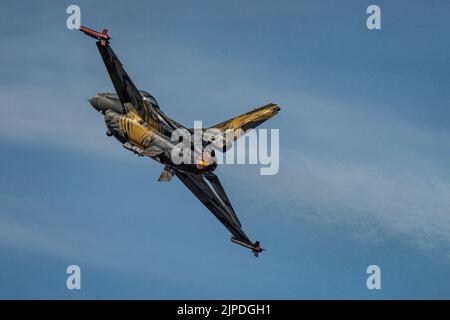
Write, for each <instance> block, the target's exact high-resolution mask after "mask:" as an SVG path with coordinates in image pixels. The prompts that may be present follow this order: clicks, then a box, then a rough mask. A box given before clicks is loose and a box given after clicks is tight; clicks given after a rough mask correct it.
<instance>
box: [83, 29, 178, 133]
mask: <svg viewBox="0 0 450 320" xmlns="http://www.w3.org/2000/svg"><path fill="white" fill-rule="evenodd" d="M80 31H82V32H84V33H85V34H87V35H89V36H90V37H93V38H95V39H97V40H99V41H97V48H98V51H99V52H100V56H101V57H102V59H103V62H104V64H105V67H106V69H107V70H108V74H109V76H110V78H111V81H112V83H113V86H114V89H115V90H116V92H117V95H118V97H119V100H120V102H121V103H122V106H123V108H124V113H128V112H130V111H134V112H136V113H137V114H138V115H139V116H140V117H141V118H142V119H143V120H144V121H146V122H147V123H149V124H150V125H152V127H154V128H155V129H157V130H159V131H162V130H163V129H162V126H161V124H164V125H165V126H166V127H167V128H168V129H169V130H173V129H175V128H176V125H175V124H174V123H173V122H172V121H171V120H170V119H169V118H168V117H167V116H165V115H164V114H163V113H162V112H161V111H160V110H159V107H158V106H157V105H156V101H154V100H149V99H144V96H143V95H142V94H141V92H140V91H139V90H138V89H137V87H136V86H135V85H134V83H133V81H131V78H130V77H129V75H128V74H127V72H126V71H125V69H124V68H123V66H122V63H121V62H120V60H119V58H118V57H117V55H116V54H115V53H114V51H113V49H112V48H111V46H110V45H109V40H110V37H109V36H108V34H107V31H106V30H104V31H103V32H98V31H95V30H92V29H89V28H86V27H84V26H81V27H80Z"/></svg>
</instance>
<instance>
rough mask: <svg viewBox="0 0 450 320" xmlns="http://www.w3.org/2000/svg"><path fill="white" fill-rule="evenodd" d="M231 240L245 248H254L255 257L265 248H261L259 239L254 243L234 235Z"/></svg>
mask: <svg viewBox="0 0 450 320" xmlns="http://www.w3.org/2000/svg"><path fill="white" fill-rule="evenodd" d="M231 241H232V242H234V243H236V244H238V245H241V246H243V247H245V248H248V249H250V250H252V252H253V255H254V256H255V257H257V256H258V255H259V253H260V252H263V251H264V250H265V249H263V248H261V246H260V242H259V241H255V243H253V244H252V243H246V242H243V241H240V240H238V239H236V238H234V237H231Z"/></svg>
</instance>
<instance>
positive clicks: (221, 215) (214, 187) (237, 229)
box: [175, 171, 254, 248]
mask: <svg viewBox="0 0 450 320" xmlns="http://www.w3.org/2000/svg"><path fill="white" fill-rule="evenodd" d="M175 174H176V176H177V177H178V178H179V179H180V180H181V182H183V183H184V184H185V185H186V187H188V188H189V190H191V192H192V193H193V194H194V195H195V196H196V197H197V198H198V199H199V200H200V201H201V202H202V203H203V204H204V205H205V206H206V207H207V208H208V209H209V211H211V212H212V213H213V214H214V215H215V216H216V218H217V219H219V221H220V222H221V223H222V224H223V225H224V226H225V227H226V228H227V229H228V230H229V231H230V232H231V234H232V235H233V238H234V239H236V240H238V241H239V242H242V243H243V244H246V245H247V246H249V247H251V248H253V247H254V243H252V242H251V241H250V239H249V238H248V237H247V235H246V234H245V233H244V231H242V229H241V223H240V221H239V219H238V217H237V216H236V213H235V212H234V210H233V207H232V206H231V203H230V200H229V199H228V197H227V195H226V193H225V190H224V189H223V187H222V185H221V183H220V181H219V179H218V178H217V176H216V175H215V174H214V173H209V172H206V173H203V174H191V173H185V172H181V171H175Z"/></svg>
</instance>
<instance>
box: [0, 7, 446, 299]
mask: <svg viewBox="0 0 450 320" xmlns="http://www.w3.org/2000/svg"><path fill="white" fill-rule="evenodd" d="M69 4H72V3H69V2H64V1H62V2H61V1H58V2H57V1H54V2H50V1H40V2H31V1H30V2H16V3H8V4H6V3H5V2H3V3H1V4H0V26H1V29H2V30H3V32H2V33H1V34H0V43H1V49H2V50H0V60H1V61H2V68H1V69H0V99H1V103H0V107H1V114H2V115H1V117H0V150H1V154H2V157H1V158H0V177H1V180H0V199H1V200H0V270H1V272H0V298H38V299H40V298H67V299H72V298H73V299H77V298H89V299H90V298H138V299H141V298H150V299H166V298H169V299H170V298H176V299H196V298H199V299H217V298H235V299H240V298H245V299H252V298H256V299H260V298H264V299H304V298H306V299H309V298H321V299H345V298H350V299H356V298H363V299H381V298H387V299H398V298H447V299H448V298H450V287H449V285H448V284H449V279H450V254H449V248H450V165H449V159H450V142H449V141H450V139H449V138H450V120H449V119H450V107H449V102H450V90H449V88H450V73H449V71H450V70H449V69H450V64H449V56H450V44H449V41H448V31H449V27H448V21H449V18H450V4H449V3H448V2H447V1H443V0H442V1H414V2H413V3H412V2H411V1H400V0H399V1H395V2H393V1H376V2H369V1H359V0H358V1H356V0H354V1H353V0H350V1H345V4H344V2H342V4H341V5H339V4H337V3H336V1H281V2H277V3H274V2H273V1H245V2H244V1H189V2H188V1H171V2H168V1H164V2H163V1H145V2H144V1H142V2H130V1H118V2H117V3H115V4H114V5H111V4H109V3H108V2H106V1H78V2H77V4H78V5H79V6H80V7H81V10H82V24H85V25H87V26H90V27H93V28H96V29H102V28H103V27H107V28H108V29H109V30H110V34H111V36H112V37H113V40H112V46H113V48H114V49H115V51H116V53H117V54H118V56H119V57H120V58H121V60H122V62H123V64H124V65H125V68H126V69H127V71H128V72H129V74H130V76H131V77H132V79H133V80H134V82H135V83H136V84H137V85H138V86H139V87H140V88H141V89H144V90H147V91H149V92H151V93H152V94H153V95H155V97H156V98H157V99H158V101H159V103H160V105H161V107H162V108H163V110H164V111H165V112H166V113H167V114H168V115H169V116H172V117H174V118H175V119H177V120H178V121H180V122H182V123H184V124H186V125H187V126H190V124H193V121H194V120H203V122H204V123H205V124H213V123H217V122H220V121H223V120H224V119H228V118H230V117H231V116H234V115H236V114H239V113H242V112H245V111H247V110H249V109H250V108H253V107H257V106H260V105H264V104H266V103H268V102H276V103H278V104H279V105H280V106H281V107H282V110H281V112H280V114H279V115H278V116H277V117H276V118H274V119H272V120H270V121H269V122H267V123H266V124H264V126H263V127H265V128H279V129H280V153H281V155H280V156H281V163H280V172H279V174H278V175H275V176H260V175H259V168H258V167H257V166H237V165H230V166H223V167H221V168H219V169H218V170H217V173H218V174H219V175H220V177H221V179H222V181H223V184H224V186H225V188H226V190H227V192H228V194H229V197H230V199H231V200H232V201H233V204H234V207H235V209H236V211H237V213H238V215H239V217H240V219H241V221H242V223H243V226H244V228H245V230H246V231H247V233H248V234H249V235H250V236H251V238H253V239H259V240H261V241H262V244H263V247H266V248H267V249H268V250H267V251H266V252H264V253H263V255H262V256H261V257H260V258H258V259H255V258H254V257H253V256H252V255H251V254H250V253H249V252H247V251H246V250H242V249H241V248H239V247H237V246H235V245H233V244H231V243H230V242H229V240H228V239H229V235H228V233H227V231H226V230H225V229H224V228H223V227H222V226H221V225H220V224H219V223H218V222H217V221H216V220H215V218H214V217H213V216H212V215H211V214H210V213H209V212H208V211H207V210H206V209H205V208H204V207H203V206H202V205H201V203H200V202H199V201H198V200H197V199H196V198H195V197H194V196H193V195H191V194H190V192H189V191H188V190H187V189H185V187H184V186H182V185H181V183H180V182H179V181H177V180H174V181H172V182H171V183H168V184H162V183H157V182H156V180H157V178H158V176H159V173H160V171H161V167H160V166H159V165H158V164H157V163H155V162H152V161H151V160H148V159H142V158H137V157H135V156H133V155H132V154H131V153H129V152H127V151H126V150H124V149H123V148H121V147H120V145H119V143H118V142H117V141H114V140H113V139H111V138H108V137H106V135H105V128H104V122H103V119H102V118H101V116H100V114H98V113H96V112H95V111H94V110H93V109H92V108H91V107H90V106H89V104H88V102H87V101H86V99H88V98H90V97H92V96H93V95H95V94H96V93H97V92H104V91H110V90H112V86H111V83H110V81H109V78H108V76H107V73H106V70H105V68H104V66H103V64H102V62H101V59H100V57H99V55H98V53H97V50H96V47H95V43H94V41H93V40H92V39H89V38H87V37H86V36H84V35H82V34H81V33H78V32H75V31H68V30H67V29H66V28H65V20H66V13H65V10H66V7H67V6H68V5H69ZM369 4H378V5H379V6H380V7H381V10H382V30H380V31H369V30H367V28H366V27H365V20H366V17H367V15H366V13H365V11H366V8H367V6H368V5H369ZM70 264H77V265H79V266H80V267H81V270H82V290H80V291H69V290H67V289H66V287H65V281H66V276H67V275H66V274H65V270H66V268H67V266H68V265H70ZM371 264H377V265H379V266H380V267H381V272H382V289H381V290H378V291H377V290H375V291H370V290H368V289H367V288H366V277H367V275H366V273H365V271H366V268H367V266H368V265H371Z"/></svg>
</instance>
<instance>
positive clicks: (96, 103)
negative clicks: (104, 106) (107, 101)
mask: <svg viewBox="0 0 450 320" xmlns="http://www.w3.org/2000/svg"><path fill="white" fill-rule="evenodd" d="M98 100H99V98H98V96H95V97H92V98H90V99H89V100H88V101H89V103H90V104H91V106H93V107H94V108H95V110H97V111H98V110H100V109H99V101H98Z"/></svg>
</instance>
